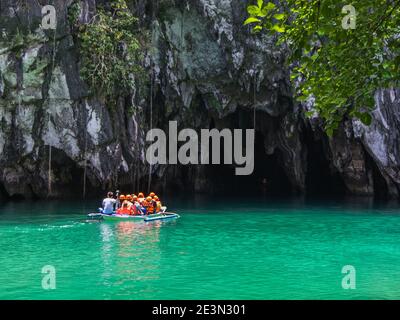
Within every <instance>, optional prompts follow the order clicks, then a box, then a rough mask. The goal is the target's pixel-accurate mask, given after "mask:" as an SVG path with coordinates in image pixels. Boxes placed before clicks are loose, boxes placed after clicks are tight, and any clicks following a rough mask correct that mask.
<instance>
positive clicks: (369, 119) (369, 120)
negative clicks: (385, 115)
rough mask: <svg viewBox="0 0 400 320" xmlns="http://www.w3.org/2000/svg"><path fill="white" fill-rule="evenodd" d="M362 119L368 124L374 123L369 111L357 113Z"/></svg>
mask: <svg viewBox="0 0 400 320" xmlns="http://www.w3.org/2000/svg"><path fill="white" fill-rule="evenodd" d="M357 116H358V118H359V119H360V121H361V122H362V123H363V124H365V125H366V126H370V125H371V123H372V116H371V115H370V114H369V113H368V112H364V113H360V114H358V115H357Z"/></svg>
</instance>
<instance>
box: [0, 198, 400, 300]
mask: <svg viewBox="0 0 400 320" xmlns="http://www.w3.org/2000/svg"><path fill="white" fill-rule="evenodd" d="M171 205H172V207H171ZM170 207H171V208H170V209H173V210H174V211H176V212H178V213H180V214H181V218H180V219H179V220H176V221H170V222H162V223H160V222H153V223H147V224H145V223H138V222H101V223H99V222H87V221H86V219H85V214H86V213H87V212H89V211H90V210H91V209H92V208H96V203H86V204H85V203H78V204H71V203H65V202H51V203H41V202H36V203H8V204H4V205H2V206H1V207H0V250H1V253H0V259H1V260H0V268H1V270H2V272H1V273H0V298H1V299H399V298H400V250H399V248H400V208H399V206H398V205H394V206H385V207H382V206H374V205H371V204H369V203H356V202H354V201H353V202H350V203H343V202H340V201H336V202H335V201H331V202H320V203H318V202H313V203H307V202H303V201H297V200H296V201H281V202H270V201H267V202H265V201H264V202H263V201H247V202H246V203H245V202H243V201H239V200H237V201H236V202H232V201H231V202H221V203H215V202H212V201H197V202H196V201H195V202H180V203H179V202H176V203H172V202H170ZM45 265H52V266H54V267H55V270H56V289H55V290H44V289H42V285H41V283H42V277H43V274H42V273H41V270H42V267H43V266H45ZM345 265H352V266H354V267H355V269H356V289H355V290H344V289H343V288H342V286H341V282H342V278H343V276H344V275H343V274H342V273H341V270H342V267H343V266H345Z"/></svg>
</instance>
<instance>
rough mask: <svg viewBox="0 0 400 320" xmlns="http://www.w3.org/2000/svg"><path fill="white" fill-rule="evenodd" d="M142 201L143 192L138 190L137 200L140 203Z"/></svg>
mask: <svg viewBox="0 0 400 320" xmlns="http://www.w3.org/2000/svg"><path fill="white" fill-rule="evenodd" d="M143 201H144V194H143V192H139V194H138V202H139V203H140V204H142V202H143Z"/></svg>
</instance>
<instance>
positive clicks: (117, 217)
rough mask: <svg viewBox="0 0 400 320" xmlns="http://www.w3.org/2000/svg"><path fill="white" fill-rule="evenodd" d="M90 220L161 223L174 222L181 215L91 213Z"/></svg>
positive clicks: (163, 213)
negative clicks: (163, 221)
mask: <svg viewBox="0 0 400 320" xmlns="http://www.w3.org/2000/svg"><path fill="white" fill-rule="evenodd" d="M88 217H89V218H90V219H102V220H105V221H144V222H151V221H159V220H172V219H177V218H179V215H178V214H176V213H172V212H162V213H156V214H149V215H136V216H131V215H125V214H103V213H89V214H88Z"/></svg>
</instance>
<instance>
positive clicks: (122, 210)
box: [117, 201, 133, 215]
mask: <svg viewBox="0 0 400 320" xmlns="http://www.w3.org/2000/svg"><path fill="white" fill-rule="evenodd" d="M117 214H125V215H131V214H133V211H132V209H130V208H129V204H128V201H124V202H123V203H122V207H121V208H119V209H118V210H117Z"/></svg>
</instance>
